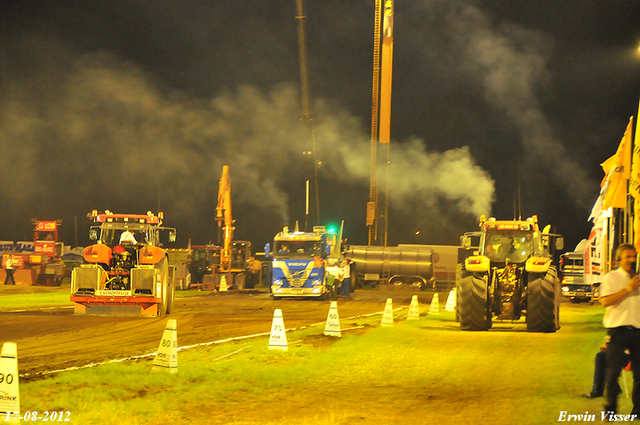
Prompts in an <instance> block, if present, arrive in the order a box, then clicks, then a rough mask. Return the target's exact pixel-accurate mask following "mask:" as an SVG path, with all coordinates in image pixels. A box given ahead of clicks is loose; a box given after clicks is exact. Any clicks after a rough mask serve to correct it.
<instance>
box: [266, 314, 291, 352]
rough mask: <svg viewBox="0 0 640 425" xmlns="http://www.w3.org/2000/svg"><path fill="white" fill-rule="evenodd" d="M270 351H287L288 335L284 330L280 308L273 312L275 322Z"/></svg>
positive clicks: (273, 323)
mask: <svg viewBox="0 0 640 425" xmlns="http://www.w3.org/2000/svg"><path fill="white" fill-rule="evenodd" d="M269 349H270V350H273V349H275V350H285V351H286V350H287V349H288V347H287V334H286V331H285V328H284V319H283V318H282V310H280V309H279V308H277V309H275V310H274V312H273V322H272V323H271V336H270V337H269Z"/></svg>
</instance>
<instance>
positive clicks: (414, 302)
mask: <svg viewBox="0 0 640 425" xmlns="http://www.w3.org/2000/svg"><path fill="white" fill-rule="evenodd" d="M419 318H420V304H418V296H417V295H414V296H413V297H411V304H410V305H409V315H408V316H407V320H418V319H419Z"/></svg>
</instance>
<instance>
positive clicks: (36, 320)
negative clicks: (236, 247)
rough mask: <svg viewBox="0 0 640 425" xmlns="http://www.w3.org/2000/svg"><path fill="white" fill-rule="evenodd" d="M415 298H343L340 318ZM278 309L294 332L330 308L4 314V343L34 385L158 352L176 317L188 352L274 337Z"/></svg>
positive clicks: (299, 303) (254, 302)
mask: <svg viewBox="0 0 640 425" xmlns="http://www.w3.org/2000/svg"><path fill="white" fill-rule="evenodd" d="M3 289H4V290H3ZM52 290H57V291H65V290H67V291H68V288H65V287H64V286H63V287H62V288H56V289H53V288H40V289H38V288H36V287H33V288H30V287H22V288H20V287H15V288H6V287H2V286H0V294H8V293H20V292H44V291H52ZM413 294H414V292H403V291H392V292H386V291H358V292H356V293H355V294H352V297H351V299H339V300H338V307H339V311H340V317H341V318H348V317H351V316H358V315H363V314H369V313H375V312H381V311H383V310H384V303H385V300H386V299H387V298H392V299H393V302H394V308H397V307H400V306H405V307H408V305H409V303H410V302H411V296H412V295H413ZM443 295H444V294H443ZM441 296H442V295H441ZM445 296H446V295H445ZM430 301H431V295H430V294H426V293H421V294H420V302H421V303H427V302H430ZM276 308H279V309H282V312H283V316H284V321H285V325H286V327H287V328H293V327H299V326H303V325H308V324H312V323H318V322H322V321H324V320H326V318H327V313H328V309H329V302H328V301H314V300H292V299H289V300H280V301H273V300H272V299H271V297H270V296H269V295H268V294H267V293H232V292H229V293H222V294H220V293H211V294H206V295H202V296H194V297H182V298H177V299H176V308H175V313H173V314H171V315H169V316H165V317H161V318H143V317H140V318H137V317H95V316H75V315H74V314H73V309H72V308H53V309H42V310H30V311H13V312H11V311H1V312H0V343H3V342H5V341H14V342H16V343H17V345H18V360H19V369H20V374H21V375H22V377H23V379H25V378H26V379H30V378H31V379H33V378H37V377H38V376H39V375H40V374H41V373H42V372H46V371H53V370H59V369H63V368H67V367H71V366H84V365H87V364H90V363H95V362H103V361H107V360H112V359H120V358H125V357H129V356H136V355H143V354H148V353H152V352H154V351H156V349H157V348H158V342H159V340H160V338H161V337H162V332H163V330H164V326H165V324H166V321H167V319H168V318H172V319H176V320H177V324H178V343H179V345H180V346H184V345H191V344H197V343H204V342H211V341H216V340H220V339H225V338H230V337H237V336H244V335H252V334H256V333H263V332H269V330H270V327H271V321H272V318H273V310H274V309H276Z"/></svg>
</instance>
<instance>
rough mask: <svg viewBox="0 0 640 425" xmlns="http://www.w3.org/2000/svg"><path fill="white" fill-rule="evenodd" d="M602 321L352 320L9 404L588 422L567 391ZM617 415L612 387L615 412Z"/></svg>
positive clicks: (64, 386) (194, 354)
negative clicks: (542, 327)
mask: <svg viewBox="0 0 640 425" xmlns="http://www.w3.org/2000/svg"><path fill="white" fill-rule="evenodd" d="M423 307H424V306H423ZM425 310H426V309H425ZM602 314H603V308H602V307H600V306H589V305H572V304H568V303H567V304H563V305H562V313H561V318H562V329H561V330H560V331H558V332H557V333H555V334H534V333H528V332H526V331H525V325H524V323H515V324H514V323H494V327H493V328H492V329H491V330H490V331H489V332H461V331H460V330H459V329H458V326H457V323H456V322H455V321H454V320H453V314H452V313H444V314H442V315H430V316H426V317H421V319H420V320H418V321H405V320H404V318H405V317H403V316H399V317H397V318H396V322H395V324H394V326H393V327H384V328H383V327H380V326H379V322H380V317H379V316H373V317H369V318H363V319H362V320H350V321H349V322H348V323H344V322H343V323H341V326H342V328H343V329H346V328H349V327H354V326H355V325H359V326H363V325H364V328H358V329H353V330H345V331H344V332H343V337H342V338H332V337H327V336H324V335H323V330H324V328H323V327H322V326H316V327H312V328H307V329H305V330H302V331H295V332H291V333H288V334H287V338H288V341H289V344H288V348H289V349H288V351H280V350H269V349H268V337H257V338H253V339H248V340H245V341H243V342H238V343H227V344H219V345H212V346H209V347H205V348H197V349H189V350H181V351H179V352H178V356H179V365H178V373H176V374H168V373H153V374H152V373H150V371H151V366H152V359H145V360H138V361H135V362H133V361H132V362H124V363H116V364H109V365H103V366H99V367H96V368H92V369H85V370H80V371H72V372H65V373H61V374H58V375H57V376H52V377H50V378H49V379H44V380H40V381H35V382H29V383H24V384H21V386H20V398H21V408H22V411H23V412H25V411H34V410H37V411H39V412H43V411H54V410H55V411H65V412H70V415H69V418H70V423H75V424H132V425H137V424H156V423H172V424H182V423H184V424H234V425H240V424H272V425H276V424H309V425H316V424H323V425H324V424H392V423H393V424H458V423H474V424H492V425H494V424H515V423H518V424H545V423H552V422H553V423H555V422H557V421H558V419H559V417H560V412H562V411H566V412H567V414H585V412H588V413H589V414H594V415H596V416H595V417H596V419H597V421H599V420H600V410H601V409H602V404H603V400H602V399H596V400H589V399H583V398H580V394H582V393H584V392H588V391H589V390H590V388H591V380H592V376H593V359H594V356H595V354H596V353H597V351H598V347H599V346H600V344H601V342H602V339H603V336H604V329H603V327H602V324H601V320H602ZM403 315H406V310H405V313H403ZM285 324H286V317H285ZM160 339H161V335H158V341H160ZM179 342H180V323H178V343H179ZM18 350H19V347H18ZM230 353H233V354H232V355H229V354H230ZM227 355H229V356H227ZM18 357H19V352H18ZM628 379H629V385H631V380H632V378H630V377H629V378H628ZM623 387H624V385H623ZM630 410H631V405H630V401H629V400H628V399H626V398H625V397H624V393H623V394H622V395H621V403H620V413H628V412H629V411H630Z"/></svg>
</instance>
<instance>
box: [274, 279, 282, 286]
mask: <svg viewBox="0 0 640 425" xmlns="http://www.w3.org/2000/svg"><path fill="white" fill-rule="evenodd" d="M280 285H282V281H281V280H280V279H276V280H274V281H273V286H280Z"/></svg>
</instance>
